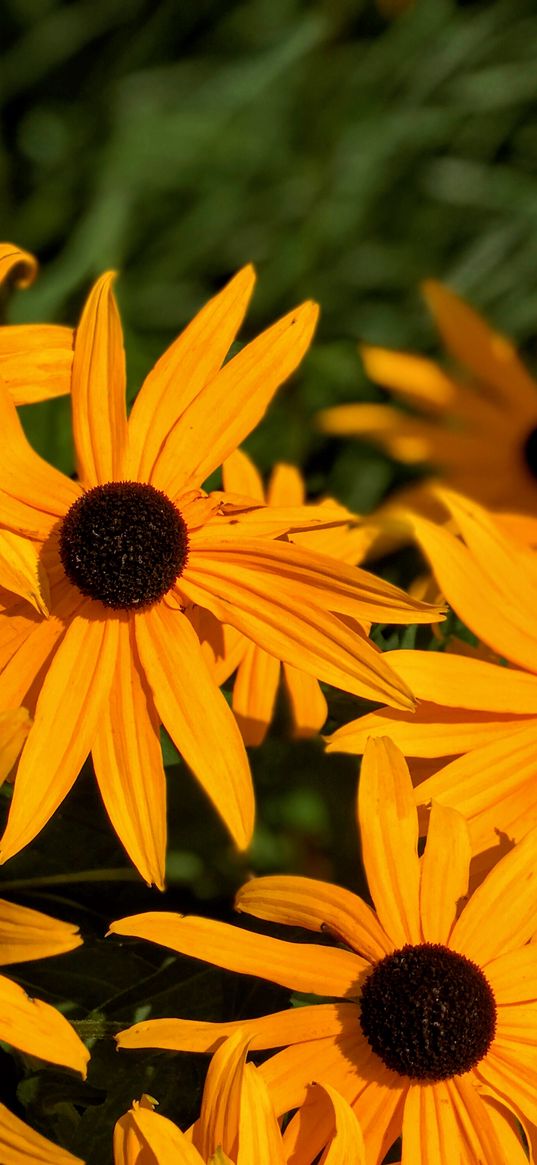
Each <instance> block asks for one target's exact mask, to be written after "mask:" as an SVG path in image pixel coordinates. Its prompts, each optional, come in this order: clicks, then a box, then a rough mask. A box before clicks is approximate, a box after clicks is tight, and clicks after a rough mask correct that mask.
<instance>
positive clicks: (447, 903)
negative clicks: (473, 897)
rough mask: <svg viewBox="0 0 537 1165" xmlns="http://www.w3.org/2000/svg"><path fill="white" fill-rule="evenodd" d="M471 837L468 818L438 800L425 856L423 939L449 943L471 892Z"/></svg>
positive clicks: (421, 892) (432, 815)
mask: <svg viewBox="0 0 537 1165" xmlns="http://www.w3.org/2000/svg"><path fill="white" fill-rule="evenodd" d="M470 858H471V849H470V836H469V833H468V826H467V824H466V821H465V819H464V817H463V816H462V815H461V814H460V813H457V812H456V810H455V809H449V808H448V807H447V806H446V805H439V804H438V803H436V802H435V803H434V804H433V807H432V810H431V816H430V819H429V828H428V831H427V845H426V847H425V853H424V855H423V857H422V859H421V887H420V913H421V926H422V933H423V940H424V942H427V943H444V944H445V943H447V941H448V939H449V935H450V932H451V928H452V926H453V923H454V922H455V919H456V917H457V913H458V910H459V908H460V905H461V902H462V901H463V900H464V899H465V897H466V895H467V893H468V874H469V869H470Z"/></svg>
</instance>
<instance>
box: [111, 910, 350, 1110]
mask: <svg viewBox="0 0 537 1165" xmlns="http://www.w3.org/2000/svg"><path fill="white" fill-rule="evenodd" d="M112 925H113V927H115V926H116V925H117V924H116V923H113V924H112ZM110 929H111V930H112V927H111V928H110ZM345 1024H347V1025H348V1026H349V1028H350V1029H352V1030H354V1028H356V1030H358V1008H357V1007H356V1004H354V1003H337V1004H333V1003H316V1004H313V1006H311V1007H309V1006H308V1007H294V1008H293V1007H292V1008H289V1009H288V1010H287V1011H276V1012H274V1013H273V1014H272V1015H264V1016H261V1017H260V1018H259V1019H245V1020H242V1019H241V1020H237V1021H232V1022H230V1023H210V1022H207V1023H204V1022H203V1021H199V1020H194V1019H146V1020H144V1021H142V1023H136V1024H133V1026H132V1027H130V1028H126V1029H125V1030H124V1031H121V1032H118V1034H117V1036H116V1037H115V1039H116V1040H117V1044H118V1047H120V1048H163V1049H169V1050H171V1051H176V1052H215V1051H216V1049H217V1048H218V1047H219V1046H220V1044H221V1043H222V1040H223V1039H225V1037H226V1036H230V1035H233V1033H234V1032H236V1031H237V1030H238V1029H239V1028H240V1029H241V1030H242V1031H243V1032H244V1034H245V1035H250V1036H251V1043H250V1050H251V1051H252V1052H255V1051H262V1050H263V1049H265V1048H282V1047H285V1046H286V1045H287V1044H297V1045H302V1044H304V1043H307V1044H308V1045H309V1047H310V1048H311V1046H312V1045H313V1044H315V1043H317V1042H321V1041H324V1040H326V1041H327V1042H329V1043H330V1044H333V1043H334V1042H335V1041H334V1036H337V1037H339V1036H340V1035H341V1031H342V1028H343V1027H344V1026H345ZM301 1054H302V1056H303V1055H304V1053H303V1049H301ZM305 1071H306V1072H307V1066H306V1069H305ZM264 1075H265V1073H264ZM287 1107H289V1106H287ZM291 1107H293V1106H292V1105H291ZM280 1111H284V1109H281V1110H280Z"/></svg>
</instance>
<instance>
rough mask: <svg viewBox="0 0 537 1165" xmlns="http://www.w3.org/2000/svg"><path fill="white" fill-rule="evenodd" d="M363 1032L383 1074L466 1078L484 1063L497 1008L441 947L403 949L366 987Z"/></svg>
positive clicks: (458, 959)
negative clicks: (388, 1070)
mask: <svg viewBox="0 0 537 1165" xmlns="http://www.w3.org/2000/svg"><path fill="white" fill-rule="evenodd" d="M360 1025H361V1028H362V1031H363V1033H364V1035H365V1037H366V1039H367V1041H368V1043H369V1044H370V1046H371V1048H372V1049H373V1051H374V1052H376V1054H377V1055H378V1056H380V1058H381V1060H382V1061H383V1062H384V1064H385V1065H386V1067H388V1068H391V1069H392V1070H393V1071H394V1072H398V1073H399V1074H400V1075H402V1076H410V1077H411V1078H414V1079H418V1080H430V1081H434V1080H446V1079H448V1078H449V1077H451V1076H458V1075H460V1074H462V1073H464V1072H469V1071H470V1069H471V1068H473V1067H475V1065H476V1064H478V1063H479V1061H480V1060H482V1058H483V1056H485V1055H486V1053H487V1051H488V1049H489V1047H490V1045H491V1043H492V1040H493V1038H494V1032H495V1028H496V1002H495V999H494V995H493V993H492V989H491V987H490V985H489V983H488V982H487V980H486V978H485V976H484V974H483V972H482V971H481V970H480V968H479V967H478V966H476V964H475V963H472V962H471V961H470V959H467V958H466V957H465V956H464V955H460V954H458V952H457V951H452V950H450V949H449V948H448V947H444V946H442V945H441V944H440V943H422V944H420V945H418V946H410V945H409V946H404V947H402V948H401V949H400V950H398V951H394V953H393V954H391V955H387V956H386V958H384V959H381V961H380V962H379V963H377V965H376V967H375V968H374V970H373V971H372V973H371V975H369V977H368V978H367V979H366V981H365V983H364V987H363V992H362V999H361V1014H360Z"/></svg>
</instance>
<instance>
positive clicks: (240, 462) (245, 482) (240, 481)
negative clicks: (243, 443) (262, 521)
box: [222, 449, 301, 505]
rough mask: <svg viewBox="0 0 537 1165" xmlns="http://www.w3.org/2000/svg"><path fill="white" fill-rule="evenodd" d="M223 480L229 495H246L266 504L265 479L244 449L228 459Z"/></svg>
mask: <svg viewBox="0 0 537 1165" xmlns="http://www.w3.org/2000/svg"><path fill="white" fill-rule="evenodd" d="M222 479H223V483H224V489H225V490H226V492H227V493H232V494H244V496H245V497H247V498H255V499H256V501H258V502H261V503H262V504H263V505H264V504H265V489H264V486H263V478H262V477H261V474H260V472H259V470H258V469H257V468H256V466H255V465H254V463H253V461H252V459H251V457H248V454H247V453H245V452H244V449H235V450H234V452H233V453H231V454H230V456H229V457H227V458H226V460H225V461H224V464H223V466H222ZM283 504H284V503H283V502H282V505H283ZM298 504H299V505H300V504H301V503H300V502H299V503H298Z"/></svg>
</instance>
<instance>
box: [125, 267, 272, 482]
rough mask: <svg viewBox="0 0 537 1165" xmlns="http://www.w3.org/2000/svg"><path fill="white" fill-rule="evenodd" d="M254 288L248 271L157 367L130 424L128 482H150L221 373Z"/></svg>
mask: <svg viewBox="0 0 537 1165" xmlns="http://www.w3.org/2000/svg"><path fill="white" fill-rule="evenodd" d="M254 283H255V272H254V269H253V267H251V266H247V267H243V269H242V271H239V272H238V274H237V275H235V277H234V278H233V279H231V280H230V282H229V283H228V284H227V285H226V287H224V288H223V290H222V291H221V292H219V294H218V295H215V296H214V297H213V299H210V300H209V302H208V303H207V304H205V306H204V307H203V308H202V309H201V311H200V312H198V314H197V315H196V316H195V317H194V319H193V320H192V322H191V323H190V324H189V325H188V327H186V328H185V330H184V332H182V333H181V335H180V336H179V337H178V338H177V340H175V341H174V343H173V344H172V345H171V347H170V348H168V350H167V351H166V352H165V353H164V355H163V356H161V358H160V360H158V361H157V363H156V364H155V367H154V368H153V370H152V372H150V373H149V376H148V377H147V379H146V380H145V381H144V384H143V385H142V388H141V389H140V392H139V393H138V396H137V398H136V400H135V402H134V406H133V409H132V412H131V415H130V418H129V454H128V462H127V471H126V476H127V477H134V478H136V479H137V480H139V481H144V480H147V479H148V478H149V477H150V475H151V471H152V469H153V466H154V463H155V460H156V458H157V456H158V454H159V451H160V450H161V448H162V446H163V445H164V442H165V441H166V439H167V437H168V435H169V434H170V433H171V430H172V429H173V427H174V425H175V424H176V422H177V421H178V420H179V418H180V417H182V415H183V414H184V412H185V410H186V409H187V408H188V406H189V405H190V404H191V403H192V401H193V400H195V398H196V397H197V396H198V394H199V393H201V392H202V391H203V390H204V388H205V386H206V385H208V384H209V383H210V382H211V381H212V380H213V379H214V377H215V376H216V374H217V373H218V369H219V368H220V365H221V364H222V362H223V360H224V359H225V357H226V355H227V352H228V350H229V348H230V346H231V344H232V342H233V340H234V339H235V335H236V333H237V331H238V330H239V328H240V326H241V323H242V320H243V318H244V314H245V312H246V309H247V307H248V302H249V300H250V296H251V294H252V291H253V286H254Z"/></svg>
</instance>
